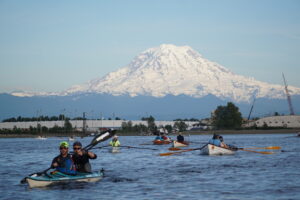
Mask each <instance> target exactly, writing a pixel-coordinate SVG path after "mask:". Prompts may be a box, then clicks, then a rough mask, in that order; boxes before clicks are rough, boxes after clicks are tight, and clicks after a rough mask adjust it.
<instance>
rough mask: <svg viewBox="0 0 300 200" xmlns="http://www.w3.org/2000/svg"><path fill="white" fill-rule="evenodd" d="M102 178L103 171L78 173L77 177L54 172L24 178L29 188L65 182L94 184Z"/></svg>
mask: <svg viewBox="0 0 300 200" xmlns="http://www.w3.org/2000/svg"><path fill="white" fill-rule="evenodd" d="M102 178H103V170H100V171H97V172H92V173H80V172H77V175H67V174H64V173H61V172H55V173H54V174H51V173H45V174H42V175H40V176H38V175H37V174H34V175H31V176H28V177H26V181H27V183H28V184H29V187H31V188H35V187H46V186H50V185H53V184H57V183H65V182H71V181H72V182H73V181H78V182H96V181H99V180H101V179H102Z"/></svg>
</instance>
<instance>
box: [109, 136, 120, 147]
mask: <svg viewBox="0 0 300 200" xmlns="http://www.w3.org/2000/svg"><path fill="white" fill-rule="evenodd" d="M109 144H110V145H111V146H112V147H119V146H120V145H121V143H120V141H119V140H118V136H117V135H115V136H114V137H113V139H112V141H110V143H109Z"/></svg>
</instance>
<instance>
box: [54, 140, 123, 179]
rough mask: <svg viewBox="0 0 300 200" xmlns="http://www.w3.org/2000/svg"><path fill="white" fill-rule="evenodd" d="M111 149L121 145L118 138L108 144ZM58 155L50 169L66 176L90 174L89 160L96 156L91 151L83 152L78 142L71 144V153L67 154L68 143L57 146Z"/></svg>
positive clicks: (64, 142)
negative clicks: (78, 173)
mask: <svg viewBox="0 0 300 200" xmlns="http://www.w3.org/2000/svg"><path fill="white" fill-rule="evenodd" d="M110 145H111V146H112V147H118V146H120V145H121V143H120V141H119V140H118V136H116V135H115V136H114V137H113V139H112V141H111V142H110ZM59 151H60V154H59V155H58V156H56V157H55V158H54V159H53V160H52V163H51V168H54V169H55V171H53V172H52V173H55V172H56V171H58V172H62V173H65V174H68V175H75V174H76V173H77V172H82V173H91V172H92V169H91V164H90V162H89V159H96V158H97V155H96V154H95V153H93V152H91V151H87V150H84V149H83V148H82V144H81V142H79V141H76V142H74V143H73V153H72V154H70V153H69V143H68V142H66V141H63V142H60V144H59Z"/></svg>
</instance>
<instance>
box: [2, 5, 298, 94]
mask: <svg viewBox="0 0 300 200" xmlns="http://www.w3.org/2000/svg"><path fill="white" fill-rule="evenodd" d="M299 10H300V1H297V0H280V1H278V0H251V1H243V0H228V1H226V0H219V1H217V0H204V1H202V0H185V1H181V0H178V1H176V0H163V1H162V0H151V1H146V0H145V1H142V0H119V1H117V0H109V1H108V0H107V1H101V0H99V1H74V0H72V1H71V0H70V1H61V0H51V1H46V0H45V1H38V0H36V1H30V0H26V1H21V0H19V1H18V0H14V1H11V0H0V27H1V28H0V93H3V92H12V91H15V90H26V91H47V92H55V91H63V90H66V89H68V88H69V87H71V86H72V85H75V84H82V83H84V82H87V81H89V80H91V79H94V78H97V77H102V76H104V75H106V74H107V73H109V72H112V71H115V70H117V69H119V68H121V67H124V66H126V65H127V64H128V63H130V61H131V60H132V59H133V58H134V57H135V56H136V55H138V54H139V53H140V52H142V51H144V50H146V49H148V48H151V47H156V46H159V45H160V44H163V43H167V44H175V45H179V46H180V45H188V46H191V47H192V48H193V49H195V50H197V51H198V52H199V53H200V54H202V55H203V56H204V57H205V58H207V59H209V60H211V61H214V62H217V63H219V64H221V65H223V66H224V67H226V68H228V69H230V70H231V71H233V72H234V73H236V74H240V75H244V76H248V77H249V76H250V77H254V78H255V79H257V80H260V81H264V82H268V83H274V84H283V81H282V74H281V73H282V72H284V73H285V76H286V79H287V82H288V84H289V85H293V86H297V87H300V81H299V78H298V77H299V74H300V56H299V53H300V12H299Z"/></svg>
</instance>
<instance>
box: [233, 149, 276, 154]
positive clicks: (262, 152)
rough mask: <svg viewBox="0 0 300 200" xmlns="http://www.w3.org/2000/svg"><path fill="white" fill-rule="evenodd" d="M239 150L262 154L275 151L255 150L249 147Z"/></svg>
mask: <svg viewBox="0 0 300 200" xmlns="http://www.w3.org/2000/svg"><path fill="white" fill-rule="evenodd" d="M239 150H242V151H248V152H253V153H260V154H274V152H270V151H253V150H248V149H239Z"/></svg>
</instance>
